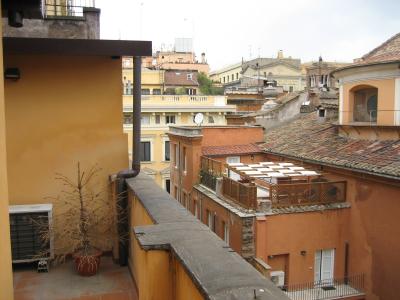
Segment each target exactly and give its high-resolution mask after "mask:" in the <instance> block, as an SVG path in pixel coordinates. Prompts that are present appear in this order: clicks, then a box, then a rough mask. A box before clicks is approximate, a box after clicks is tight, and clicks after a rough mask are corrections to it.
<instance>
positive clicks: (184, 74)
mask: <svg viewBox="0 0 400 300" xmlns="http://www.w3.org/2000/svg"><path fill="white" fill-rule="evenodd" d="M189 74H191V77H192V78H191V79H190V75H189ZM188 75H189V77H188ZM165 84H166V85H176V86H198V85H199V82H198V81H197V72H190V71H174V70H171V71H165Z"/></svg>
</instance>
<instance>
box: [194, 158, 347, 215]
mask: <svg viewBox="0 0 400 300" xmlns="http://www.w3.org/2000/svg"><path fill="white" fill-rule="evenodd" d="M225 170H228V172H229V173H230V177H227V176H226V174H224V173H225ZM232 174H233V175H234V176H233V177H232ZM200 177H201V180H200V183H201V184H203V185H204V186H206V187H208V188H210V189H211V190H213V191H215V192H216V193H217V194H219V195H221V196H223V197H224V198H226V199H228V200H231V201H233V202H235V203H237V204H238V205H240V206H241V207H243V208H245V209H250V210H265V209H267V210H268V209H270V208H272V209H280V208H288V207H291V208H293V207H300V206H314V205H317V206H318V205H330V204H335V205H336V204H338V205H340V204H341V203H345V202H346V188H347V182H346V181H343V180H342V181H341V180H329V179H328V177H329V174H320V173H318V172H317V171H313V170H310V169H307V170H306V169H305V168H304V167H298V166H295V165H294V164H292V163H275V162H261V163H259V164H251V165H245V164H242V163H237V164H230V165H226V164H223V163H221V162H219V161H214V160H212V159H210V158H207V157H202V158H201V176H200ZM218 178H220V179H218ZM219 181H220V182H221V183H220V184H221V185H222V186H221V188H220V190H219V188H218V185H219Z"/></svg>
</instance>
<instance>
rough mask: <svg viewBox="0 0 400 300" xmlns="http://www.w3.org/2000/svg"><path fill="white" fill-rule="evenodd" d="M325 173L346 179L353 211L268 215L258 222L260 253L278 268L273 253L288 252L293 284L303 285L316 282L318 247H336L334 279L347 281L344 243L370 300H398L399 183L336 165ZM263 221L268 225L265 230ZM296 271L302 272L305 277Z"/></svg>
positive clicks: (350, 267) (354, 272)
mask: <svg viewBox="0 0 400 300" xmlns="http://www.w3.org/2000/svg"><path fill="white" fill-rule="evenodd" d="M267 157H268V159H269V160H270V159H281V158H279V157H277V156H274V155H268V156H267ZM321 171H323V172H326V173H327V174H330V175H329V177H330V178H331V179H332V180H336V179H339V178H340V179H341V180H346V181H347V193H346V195H347V202H349V203H350V205H351V207H350V208H348V209H340V210H333V211H324V212H314V213H297V214H284V215H279V216H267V217H266V220H265V221H262V220H261V222H257V237H256V244H257V255H260V256H261V255H263V256H262V258H263V259H265V255H267V257H266V259H267V260H266V262H267V263H268V264H270V265H271V266H274V262H273V261H272V262H271V259H269V258H268V256H269V255H277V254H289V261H290V265H289V276H288V280H289V283H297V282H300V283H301V282H307V280H308V281H312V276H311V275H310V273H311V274H312V273H313V272H312V271H311V270H308V271H309V272H308V273H307V272H306V271H307V268H309V267H312V266H313V261H312V259H311V256H312V257H313V251H314V249H317V250H318V248H319V249H328V248H335V249H336V255H335V276H337V277H339V278H342V277H343V276H344V258H343V251H344V243H345V242H348V244H349V259H348V274H349V275H350V276H351V275H357V274H365V289H366V293H367V299H374V300H375V299H379V300H383V299H384V300H386V299H389V300H391V299H393V300H394V299H398V291H397V286H400V277H399V276H398V271H397V269H398V267H400V257H399V256H398V255H397V253H400V240H399V239H398V238H395V237H398V236H400V227H399V226H398V216H399V215H400V205H399V202H398V200H399V199H400V196H399V195H400V184H399V182H398V181H396V180H391V179H384V178H380V177H375V176H370V175H365V174H364V175H360V174H357V173H354V172H349V171H346V170H340V169H337V168H332V167H323V169H322V170H321ZM262 223H265V224H263V225H261V226H260V224H262ZM268 228H269V229H268ZM260 237H262V239H261V240H260ZM327 238H329V239H331V240H327ZM268 240H270V243H269V242H268ZM316 241H318V243H316ZM335 245H336V246H335ZM279 247H281V248H280V249H278V248H279ZM308 247H310V248H308ZM303 248H308V249H303ZM312 248H314V249H312ZM278 250H279V251H281V252H280V253H279V251H278ZM302 250H306V251H307V254H306V255H305V256H304V257H303V256H301V255H300V251H302ZM309 256H310V258H309ZM292 263H293V266H292V265H291V264H292ZM293 269H299V270H301V269H303V270H304V274H303V275H304V276H305V277H304V279H303V278H302V277H301V274H299V273H298V271H297V270H293Z"/></svg>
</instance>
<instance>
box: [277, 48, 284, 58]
mask: <svg viewBox="0 0 400 300" xmlns="http://www.w3.org/2000/svg"><path fill="white" fill-rule="evenodd" d="M282 58H283V51H282V50H279V51H278V59H282Z"/></svg>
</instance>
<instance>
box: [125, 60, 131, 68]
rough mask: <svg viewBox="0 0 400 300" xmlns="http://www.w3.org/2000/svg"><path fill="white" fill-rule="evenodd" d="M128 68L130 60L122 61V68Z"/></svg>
mask: <svg viewBox="0 0 400 300" xmlns="http://www.w3.org/2000/svg"><path fill="white" fill-rule="evenodd" d="M130 67H131V61H130V59H124V68H130Z"/></svg>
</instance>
